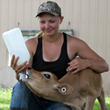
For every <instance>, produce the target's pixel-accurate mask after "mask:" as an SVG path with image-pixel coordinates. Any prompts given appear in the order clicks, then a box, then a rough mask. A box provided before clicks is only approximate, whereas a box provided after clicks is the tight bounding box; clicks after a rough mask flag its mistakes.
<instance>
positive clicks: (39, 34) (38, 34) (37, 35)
mask: <svg viewBox="0 0 110 110" xmlns="http://www.w3.org/2000/svg"><path fill="white" fill-rule="evenodd" d="M43 35H44V33H43V32H42V31H40V32H39V33H37V34H36V36H35V37H43Z"/></svg>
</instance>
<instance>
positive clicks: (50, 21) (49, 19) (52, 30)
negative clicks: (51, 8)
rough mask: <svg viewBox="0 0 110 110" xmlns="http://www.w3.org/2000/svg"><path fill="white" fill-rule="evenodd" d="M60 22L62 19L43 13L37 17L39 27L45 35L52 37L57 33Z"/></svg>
mask: <svg viewBox="0 0 110 110" xmlns="http://www.w3.org/2000/svg"><path fill="white" fill-rule="evenodd" d="M62 20H63V17H59V16H53V15H51V14H48V13H43V14H41V15H40V16H39V27H40V29H41V31H42V32H43V33H44V34H45V35H47V36H52V35H54V34H56V33H57V32H58V31H59V25H60V24H61V22H62Z"/></svg>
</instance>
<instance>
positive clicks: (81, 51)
mask: <svg viewBox="0 0 110 110" xmlns="http://www.w3.org/2000/svg"><path fill="white" fill-rule="evenodd" d="M72 40H73V42H74V43H73V42H72ZM72 40H71V42H72V43H70V45H71V48H73V49H74V47H75V49H74V50H75V51H76V54H77V55H78V56H79V57H80V58H75V59H74V60H72V61H71V62H70V63H68V65H69V67H68V68H67V71H70V70H74V72H73V73H76V72H78V71H81V70H83V69H86V68H90V69H92V70H93V71H95V72H97V73H102V72H106V71H108V70H109V66H108V64H107V63H106V61H105V60H104V59H103V58H102V57H100V56H99V55H98V54H96V53H95V52H94V51H93V50H92V49H91V48H90V47H89V46H88V45H87V44H86V43H85V42H84V41H82V40H80V39H77V38H73V39H72ZM70 50H72V49H70ZM74 50H73V51H74Z"/></svg>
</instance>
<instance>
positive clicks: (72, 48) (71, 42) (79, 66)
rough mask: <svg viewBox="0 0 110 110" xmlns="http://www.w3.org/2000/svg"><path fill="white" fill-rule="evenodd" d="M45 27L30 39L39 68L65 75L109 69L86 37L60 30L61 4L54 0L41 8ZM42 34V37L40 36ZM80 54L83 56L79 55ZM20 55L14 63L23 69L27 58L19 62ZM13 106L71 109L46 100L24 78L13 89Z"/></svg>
mask: <svg viewBox="0 0 110 110" xmlns="http://www.w3.org/2000/svg"><path fill="white" fill-rule="evenodd" d="M36 17H38V20H39V27H40V29H41V31H42V33H41V34H40V35H38V37H35V38H32V39H29V40H27V41H26V46H27V48H28V50H29V53H30V61H29V65H30V67H32V68H33V69H35V70H37V71H50V72H53V73H54V74H55V75H56V76H57V77H58V78H61V77H62V76H63V75H65V74H66V72H67V71H71V70H74V71H73V74H75V73H76V72H78V71H81V70H83V69H85V68H90V69H92V70H94V71H96V72H97V73H102V72H105V71H108V64H107V63H106V62H105V60H104V59H103V58H101V57H100V56H99V55H97V54H96V53H95V52H94V51H93V50H91V49H90V48H89V46H88V45H87V44H86V43H85V42H84V41H82V40H80V39H78V38H75V37H72V36H70V35H67V34H65V33H60V32H59V26H60V24H61V23H62V21H63V17H62V16H61V9H60V7H59V6H58V5H57V4H56V3H55V2H52V1H48V2H44V3H43V4H41V5H40V6H39V8H38V13H37V16H36ZM39 36H41V37H39ZM77 56H79V57H80V58H77ZM18 60H19V57H17V58H15V56H14V55H13V57H12V60H11V67H12V68H13V69H14V70H15V72H16V73H20V72H22V71H23V70H24V69H25V67H26V63H27V61H26V62H24V63H23V64H21V65H19V66H18V65H17V61H18ZM10 109H11V110H28V109H29V110H71V108H70V107H69V106H67V105H65V104H62V103H58V102H52V101H49V100H45V99H42V98H39V97H37V96H36V95H34V94H33V93H32V92H31V91H30V90H29V89H28V88H27V86H26V85H25V84H24V83H23V82H18V83H17V84H16V85H15V86H14V88H13V92H12V97H11V104H10Z"/></svg>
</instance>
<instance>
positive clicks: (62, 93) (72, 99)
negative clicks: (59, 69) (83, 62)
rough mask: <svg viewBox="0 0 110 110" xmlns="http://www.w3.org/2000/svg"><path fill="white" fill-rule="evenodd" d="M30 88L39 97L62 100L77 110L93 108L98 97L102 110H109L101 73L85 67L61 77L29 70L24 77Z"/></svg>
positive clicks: (90, 109)
mask: <svg viewBox="0 0 110 110" xmlns="http://www.w3.org/2000/svg"><path fill="white" fill-rule="evenodd" d="M22 80H23V81H24V82H25V83H26V85H27V86H28V87H29V89H30V90H31V91H32V92H33V93H35V94H36V95H37V96H39V97H43V98H45V99H48V100H51V101H57V102H62V103H64V104H67V105H69V106H71V107H72V106H73V107H75V108H76V110H83V109H84V107H85V110H92V109H93V105H94V101H95V99H96V98H97V99H98V100H99V102H100V105H101V110H108V109H107V108H106V106H105V98H104V91H103V88H102V78H101V74H97V73H95V72H93V71H92V70H91V69H85V70H82V71H80V72H78V73H75V74H72V72H68V73H67V74H66V75H64V76H63V77H62V78H61V79H59V80H58V79H57V77H56V76H55V75H54V74H53V73H51V72H45V71H44V72H39V71H36V70H33V69H31V70H29V71H28V74H27V78H26V79H25V80H24V79H22Z"/></svg>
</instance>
